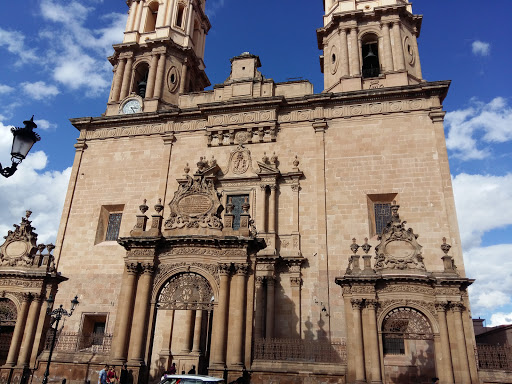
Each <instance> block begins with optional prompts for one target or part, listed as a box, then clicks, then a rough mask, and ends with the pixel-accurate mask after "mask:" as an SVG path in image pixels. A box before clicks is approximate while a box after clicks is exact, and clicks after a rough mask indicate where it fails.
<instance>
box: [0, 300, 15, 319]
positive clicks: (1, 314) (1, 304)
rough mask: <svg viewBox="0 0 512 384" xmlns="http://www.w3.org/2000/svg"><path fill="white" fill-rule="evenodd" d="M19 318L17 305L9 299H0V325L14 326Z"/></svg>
mask: <svg viewBox="0 0 512 384" xmlns="http://www.w3.org/2000/svg"><path fill="white" fill-rule="evenodd" d="M17 317H18V312H17V311H16V305H15V304H14V303H13V302H12V301H11V300H9V299H0V325H3V326H6V325H8V326H14V325H16V319H17Z"/></svg>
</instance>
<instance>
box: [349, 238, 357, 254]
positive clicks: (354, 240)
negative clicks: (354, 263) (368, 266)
mask: <svg viewBox="0 0 512 384" xmlns="http://www.w3.org/2000/svg"><path fill="white" fill-rule="evenodd" d="M350 249H351V250H352V252H353V253H354V255H355V254H356V253H357V250H358V249H359V245H358V244H356V238H355V237H354V238H353V239H352V244H351V245H350Z"/></svg>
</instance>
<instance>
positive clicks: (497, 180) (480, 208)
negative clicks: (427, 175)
mask: <svg viewBox="0 0 512 384" xmlns="http://www.w3.org/2000/svg"><path fill="white" fill-rule="evenodd" d="M453 192H454V195H455V204H456V207H457V216H458V221H459V228H460V235H461V240H462V245H463V248H464V250H465V251H468V250H470V249H471V248H474V247H478V246H480V243H481V240H482V236H483V235H484V233H485V232H488V231H491V230H493V229H498V228H503V227H506V226H508V225H512V214H511V212H512V174H507V175H505V176H489V175H487V176H486V175H468V174H465V173H461V174H459V175H457V176H455V177H454V178H453ZM497 202H499V204H497Z"/></svg>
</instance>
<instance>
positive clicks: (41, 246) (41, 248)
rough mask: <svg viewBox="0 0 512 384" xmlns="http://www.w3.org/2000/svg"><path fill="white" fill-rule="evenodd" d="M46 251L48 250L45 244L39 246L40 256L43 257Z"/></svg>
mask: <svg viewBox="0 0 512 384" xmlns="http://www.w3.org/2000/svg"><path fill="white" fill-rule="evenodd" d="M45 249H46V245H44V244H39V245H38V246H37V250H38V251H39V254H40V255H42V254H43V252H44V250H45Z"/></svg>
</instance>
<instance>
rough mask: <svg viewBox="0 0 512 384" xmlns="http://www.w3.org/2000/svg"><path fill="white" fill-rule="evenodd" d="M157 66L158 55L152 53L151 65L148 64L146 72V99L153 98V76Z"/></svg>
mask: <svg viewBox="0 0 512 384" xmlns="http://www.w3.org/2000/svg"><path fill="white" fill-rule="evenodd" d="M157 66H158V55H157V54H156V53H153V56H152V57H151V65H150V66H149V74H148V87H147V89H146V99H151V98H153V93H154V90H155V78H156V71H157Z"/></svg>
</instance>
